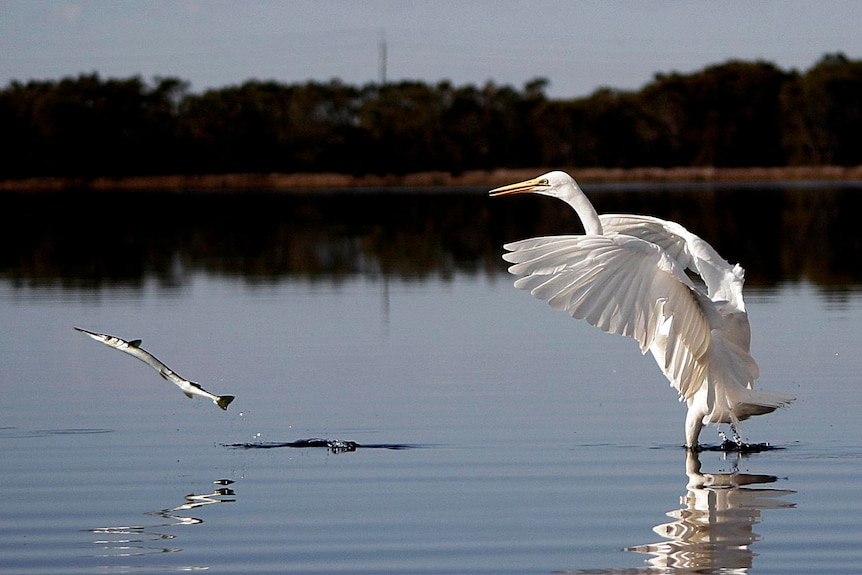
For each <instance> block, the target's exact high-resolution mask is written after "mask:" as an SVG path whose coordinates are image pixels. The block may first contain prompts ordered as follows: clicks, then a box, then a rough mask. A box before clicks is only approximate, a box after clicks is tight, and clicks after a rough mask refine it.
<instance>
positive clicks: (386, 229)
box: [0, 184, 862, 291]
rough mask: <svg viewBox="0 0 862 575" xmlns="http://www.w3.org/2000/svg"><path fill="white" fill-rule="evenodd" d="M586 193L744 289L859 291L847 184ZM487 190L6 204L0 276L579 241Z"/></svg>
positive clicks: (328, 276)
mask: <svg viewBox="0 0 862 575" xmlns="http://www.w3.org/2000/svg"><path fill="white" fill-rule="evenodd" d="M585 188H586V189H587V193H588V194H589V195H590V198H591V200H592V201H593V203H594V204H595V205H596V208H597V209H598V211H599V212H602V213H610V212H622V213H639V214H649V215H655V216H658V217H662V218H667V219H670V220H674V221H678V222H680V223H682V224H683V225H685V226H686V227H687V228H688V229H690V230H691V231H693V232H694V233H697V234H698V235H700V236H701V237H703V238H705V239H707V240H708V241H709V242H710V243H711V244H712V245H713V246H715V247H716V249H717V250H718V251H719V252H720V253H721V254H722V255H723V256H724V257H726V258H727V259H728V260H730V261H733V262H737V261H738V262H740V263H741V264H742V265H743V267H745V268H746V271H747V274H746V279H747V285H748V286H749V287H750V286H761V287H767V288H768V287H770V286H773V285H776V284H778V283H780V282H783V281H788V280H789V281H796V280H806V281H809V282H811V283H814V284H816V285H820V286H823V287H828V288H829V289H830V290H831V291H835V290H837V291H840V290H841V289H845V288H849V289H856V288H854V287H853V286H858V285H859V284H860V283H862V242H860V240H859V237H858V234H856V233H855V229H856V228H855V226H856V223H855V218H856V214H858V213H859V211H860V208H862V194H859V193H858V190H856V189H854V188H853V187H847V186H838V185H835V186H825V187H818V186H813V185H812V186H799V185H797V186H795V187H779V186H771V187H764V186H735V187H732V186H727V187H715V186H708V185H701V186H698V185H685V186H683V185H661V186H659V185H654V186H649V187H640V188H637V187H621V186H598V185H593V186H590V185H589V184H585ZM486 191H487V190H484V189H470V190H449V189H431V190H427V189H426V190H398V191H395V190H364V191H362V190H342V191H332V192H329V193H327V192H314V193H305V194H301V193H295V194H277V193H257V192H251V191H233V192H225V193H220V194H204V193H200V194H196V193H149V192H117V193H110V192H86V193H85V192H81V193H74V192H63V193H55V194H50V193H44V194H25V193H21V194H16V193H6V194H4V195H2V196H0V206H2V207H3V209H2V213H3V214H4V218H3V220H4V221H3V224H4V225H3V226H0V241H2V245H3V249H2V250H0V278H2V279H5V280H8V281H9V282H10V284H11V285H12V286H13V287H14V286H34V285H35V286H39V285H50V286H56V285H60V286H64V287H74V288H84V289H90V288H101V287H115V286H122V287H126V288H128V287H137V286H141V285H143V284H144V283H145V282H147V281H150V282H156V283H157V285H158V286H159V287H160V288H161V289H166V290H174V289H180V288H182V287H183V286H184V285H186V284H188V281H189V277H190V275H192V274H194V273H200V272H203V273H208V274H215V275H227V276H238V277H240V278H242V279H243V280H244V281H247V282H249V283H261V282H263V283H266V282H274V281H281V280H283V279H294V278H302V279H307V280H309V281H324V282H336V283H337V282H340V281H343V280H345V279H348V278H352V277H364V278H372V279H373V278H381V277H385V278H399V279H406V280H421V279H423V278H428V277H438V278H444V279H446V278H449V277H452V276H453V275H454V274H456V273H468V274H485V275H489V276H490V275H496V274H502V275H505V273H506V272H505V269H506V266H505V262H503V261H502V260H501V258H500V253H501V251H502V247H501V246H502V244H503V243H505V242H508V241H512V240H516V239H520V238H524V237H529V236H537V235H547V234H561V233H579V232H580V231H581V226H580V223H579V222H578V220H577V217H576V216H574V215H573V214H572V213H570V210H567V209H562V208H561V207H560V206H559V205H557V204H555V203H554V202H542V201H535V198H513V200H512V201H510V202H495V201H493V200H492V199H490V198H488V197H487V196H486Z"/></svg>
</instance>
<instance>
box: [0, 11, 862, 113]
mask: <svg viewBox="0 0 862 575" xmlns="http://www.w3.org/2000/svg"><path fill="white" fill-rule="evenodd" d="M384 43H385V46H386V50H385V52H386V57H385V63H386V66H385V70H386V72H385V78H386V80H388V81H399V80H419V81H423V82H426V83H437V82H439V81H442V80H449V81H451V82H452V83H453V84H455V85H456V86H460V85H465V84H472V85H482V84H485V83H486V82H488V81H492V82H494V83H496V84H505V85H511V86H514V87H516V88H518V89H520V88H522V87H523V86H524V84H525V83H526V82H528V81H530V80H532V79H534V78H537V77H542V78H546V79H548V80H549V81H550V85H549V87H548V89H547V94H548V95H549V96H550V97H552V98H560V99H568V98H576V97H581V96H586V95H589V94H591V93H592V92H594V91H595V90H596V89H597V88H600V87H610V88H615V89H620V90H637V89H639V88H641V87H643V86H644V85H645V84H647V83H649V82H650V81H651V80H652V79H653V78H654V76H655V74H656V73H671V72H681V73H689V72H694V71H697V70H701V69H703V68H704V67H706V66H708V65H711V64H715V63H720V62H725V61H727V60H730V59H741V60H748V61H753V60H765V61H768V62H771V63H773V64H776V65H777V66H779V67H780V68H782V69H784V70H793V69H795V70H799V71H804V70H806V69H807V68H809V67H810V66H812V65H813V64H814V63H816V62H817V61H818V60H819V59H820V58H821V57H822V56H823V55H824V54H826V53H834V52H843V53H844V54H846V55H847V56H848V57H849V58H852V59H862V2H859V1H856V0H849V1H840V0H830V1H828V2H814V1H812V0H803V1H800V0H780V1H779V0H774V1H766V0H763V1H761V0H746V1H736V0H727V1H708V2H707V1H703V2H701V1H686V2H683V1H670V0H666V1H650V0H640V1H622V0H605V1H574V0H570V1H565V0H530V1H507V0H496V1H495V0H475V1H472V2H471V1H468V0H460V1H457V0H425V1H421V0H364V1H361V0H314V1H312V0H284V1H270V0H229V1H228V0H0V87H6V86H8V85H9V83H10V82H11V81H13V80H18V81H21V82H26V81H28V80H59V79H61V78H64V77H69V76H77V75H79V74H81V73H92V72H97V73H98V74H99V75H100V76H101V77H103V78H128V77H131V76H136V75H138V76H141V77H142V78H143V79H145V80H147V81H152V80H153V79H154V78H155V77H169V76H173V77H178V78H180V79H182V80H186V81H188V82H190V84H191V90H192V91H193V92H203V91H204V90H206V89H209V88H222V87H226V86H231V85H237V84H241V83H242V82H244V81H246V80H250V79H255V80H275V81H278V82H282V83H287V84H290V83H303V82H306V81H308V80H316V81H329V80H331V79H339V80H341V81H343V82H345V83H347V84H352V85H363V84H366V83H369V82H377V81H379V80H380V79H381V78H382V77H383V75H382V71H381V62H382V61H383V59H382V58H381V45H382V44H384Z"/></svg>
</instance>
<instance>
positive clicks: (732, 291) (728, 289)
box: [599, 214, 744, 309]
mask: <svg viewBox="0 0 862 575" xmlns="http://www.w3.org/2000/svg"><path fill="white" fill-rule="evenodd" d="M599 220H600V221H601V222H602V228H603V230H604V232H605V234H623V235H627V236H634V237H636V238H640V239H642V240H644V241H646V242H649V243H651V244H655V245H657V246H659V247H660V248H661V249H663V250H664V251H665V252H667V254H668V255H669V256H670V257H672V258H673V259H674V260H676V262H677V263H678V264H679V265H680V267H682V268H687V269H690V270H691V271H693V272H695V273H697V274H698V275H699V276H700V277H701V279H702V280H703V282H704V284H705V285H706V289H707V295H709V297H710V298H711V299H713V300H714V301H715V300H733V302H734V306H735V307H736V308H737V309H744V305H743V304H742V303H741V300H742V283H743V278H744V271H743V269H742V268H741V267H740V266H738V265H736V266H732V265H730V263H728V262H727V260H725V259H724V258H722V257H721V256H720V255H719V254H718V252H717V251H715V248H713V247H712V246H711V245H709V243H708V242H706V241H705V240H703V239H701V238H700V237H699V236H697V235H695V234H693V233H691V232H690V231H688V230H687V229H686V228H684V227H683V226H681V225H679V224H678V223H676V222H671V221H668V220H662V219H660V218H654V217H651V216H639V215H631V214H602V215H600V216H599ZM737 298H738V300H737Z"/></svg>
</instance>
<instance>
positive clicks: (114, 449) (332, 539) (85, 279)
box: [0, 185, 862, 574]
mask: <svg viewBox="0 0 862 575" xmlns="http://www.w3.org/2000/svg"><path fill="white" fill-rule="evenodd" d="M593 188H594V189H591V188H589V187H588V188H587V192H588V193H589V194H590V195H591V197H592V199H593V201H594V203H595V204H596V205H597V207H598V209H599V211H601V212H612V211H622V212H634V213H649V214H654V215H658V216H661V217H668V218H670V219H673V220H676V221H678V222H680V223H683V224H684V225H686V226H687V227H688V228H689V229H691V230H692V231H695V232H696V233H698V234H700V235H701V236H703V237H704V238H706V239H708V240H709V241H710V242H711V243H712V244H713V245H714V246H715V247H716V248H717V249H718V250H719V251H720V252H721V253H722V254H723V255H725V256H726V257H727V258H728V259H730V260H732V261H740V262H741V263H742V264H743V265H744V266H745V267H746V269H747V280H748V281H747V284H746V285H747V288H748V289H747V292H746V301H747V303H748V308H749V313H750V316H751V323H752V330H753V345H752V347H753V350H752V351H753V353H754V355H755V357H756V359H757V360H758V362H759V364H760V368H761V373H762V376H761V380H760V384H761V385H762V386H763V387H765V388H771V389H775V390H777V391H784V392H787V393H790V394H792V395H795V396H796V397H797V398H798V399H797V402H796V403H795V404H794V405H793V406H792V407H791V408H790V409H788V410H783V411H781V412H777V413H775V414H772V415H769V416H766V417H761V418H756V419H754V420H751V421H749V422H745V424H744V425H743V428H742V432H743V434H744V435H745V437H746V438H747V439H749V440H751V441H755V442H767V441H768V442H769V443H770V444H771V445H772V446H775V447H777V448H778V449H774V450H769V451H764V452H761V453H754V454H749V455H735V454H723V453H717V452H704V453H701V454H699V456H697V457H692V456H690V455H688V454H687V453H686V452H685V451H684V450H683V449H681V448H680V447H679V446H680V445H681V443H682V439H683V420H684V413H685V410H684V408H683V406H681V405H680V404H678V403H677V402H676V398H675V394H674V393H673V391H672V390H671V389H670V388H668V386H667V383H666V381H665V380H664V378H663V376H662V375H661V374H660V373H659V371H658V369H657V367H656V366H655V364H654V362H653V360H652V358H651V357H642V356H641V355H640V354H639V353H638V352H637V346H636V345H635V344H634V342H633V341H630V340H627V339H623V338H619V337H613V336H608V335H605V334H602V333H601V332H598V331H597V330H595V329H594V328H591V327H590V326H588V325H585V324H583V323H581V322H576V321H573V320H572V319H571V318H569V317H568V316H566V315H565V314H561V313H557V312H554V311H553V310H551V309H549V308H548V306H547V305H546V304H544V303H542V302H539V301H536V300H533V299H532V298H530V297H529V296H528V295H527V294H524V293H522V292H519V291H518V290H515V289H514V288H512V286H511V280H512V278H511V277H509V275H508V274H507V273H506V271H505V266H504V264H503V262H502V261H501V260H500V253H501V251H502V250H501V247H500V246H501V244H502V243H504V242H505V241H510V240H514V239H519V238H522V237H526V236H531V235H538V234H547V233H568V232H576V231H578V229H579V224H578V223H577V220H576V219H575V218H574V217H573V216H572V215H570V214H568V213H567V212H566V211H565V209H564V206H563V205H562V204H558V203H556V202H555V201H554V200H551V199H549V198H508V199H494V200H490V199H488V198H486V197H485V196H484V194H483V193H482V192H481V191H479V190H454V191H453V190H443V191H428V190H425V191H421V192H416V193H394V192H389V191H385V190H381V191H376V192H362V193H353V194H344V193H336V192H333V193H326V194H319V193H318V194H307V195H302V194H292V195H257V194H243V193H236V194H227V193H226V194H219V195H215V196H207V195H202V194H162V195H158V194H143V193H142V194H137V195H122V194H107V193H106V194H95V195H92V194H91V195H48V196H24V195H21V196H16V195H11V196H4V197H3V198H2V199H0V203H2V205H3V206H4V207H3V210H2V213H3V214H4V220H5V222H4V226H3V228H2V231H0V235H2V237H0V239H2V242H3V243H2V245H3V248H2V250H0V318H2V321H3V329H2V330H0V378H2V382H0V386H2V387H0V389H1V390H2V393H3V397H2V399H1V400H0V454H2V465H0V485H2V492H3V496H4V504H3V505H2V506H0V572H4V573H22V574H26V573H48V572H57V573H123V572H127V573H163V572H180V571H197V570H208V571H210V572H215V573H554V572H556V573H636V572H641V573H690V572H698V573H730V572H734V573H746V572H751V573H856V572H858V570H859V565H862V519H860V517H862V503H860V501H862V484H860V482H859V479H858V478H859V476H860V472H862V423H860V417H859V414H858V411H859V408H860V399H859V398H860V386H862V354H860V342H862V328H860V325H862V240H860V235H859V233H858V232H857V231H856V230H857V229H858V227H857V223H856V219H857V217H858V216H857V214H858V213H860V210H859V208H860V207H862V206H860V203H862V201H860V198H862V195H860V194H859V192H860V190H858V189H855V188H853V187H821V186H816V185H795V186H791V187H781V186H773V187H768V188H760V187H753V186H747V187H722V188H705V187H690V186H689V187H686V186H673V187H653V188H649V189H637V188H632V187H605V188H598V187H593ZM76 325H77V326H81V327H85V328H88V329H92V330H95V331H102V332H107V333H111V334H114V335H118V336H121V337H125V338H127V339H132V338H142V339H143V347H144V348H145V349H148V350H149V351H151V352H153V353H154V354H156V355H157V356H158V357H159V358H160V359H162V360H163V361H165V363H167V364H168V365H170V366H171V367H172V368H173V369H175V370H176V371H177V372H178V373H180V374H182V375H184V376H186V377H188V378H190V379H194V380H195V381H198V382H200V383H201V384H202V385H203V386H204V387H205V388H206V389H208V390H210V391H213V392H217V393H231V394H234V395H236V396H237V399H236V400H235V402H234V403H233V404H232V405H231V406H230V408H229V409H228V411H226V412H223V411H221V410H219V409H218V408H217V407H216V406H214V405H212V403H210V402H208V401H205V400H201V399H195V400H194V401H191V400H188V399H186V398H185V397H183V395H182V393H181V392H180V391H179V390H178V389H177V388H176V387H174V386H173V385H172V384H170V383H168V382H166V381H163V380H161V379H160V378H159V377H158V375H157V374H156V373H155V372H154V371H152V370H151V369H149V368H148V367H147V366H145V365H144V364H142V363H140V362H138V361H136V360H135V359H133V358H131V357H128V356H125V355H123V354H121V353H119V352H116V351H114V350H111V349H108V348H107V347H105V346H102V345H100V344H99V343H97V342H94V341H93V340H91V339H89V338H87V337H84V336H82V335H81V334H79V333H77V332H75V331H74V330H73V329H72V327H73V326H76ZM702 440H703V441H707V442H713V443H718V441H719V438H718V435H717V434H716V432H715V430H714V429H712V428H710V429H707V430H705V431H704V432H703V434H702Z"/></svg>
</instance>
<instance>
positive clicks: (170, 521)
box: [87, 479, 236, 557]
mask: <svg viewBox="0 0 862 575" xmlns="http://www.w3.org/2000/svg"><path fill="white" fill-rule="evenodd" d="M214 483H216V484H217V485H228V484H230V483H233V481H230V480H227V479H219V480H217V481H215V482H214ZM233 495H234V491H233V490H232V489H229V488H227V487H219V488H217V489H214V490H213V491H212V493H206V494H200V495H199V494H195V493H190V494H188V495H186V496H185V502H184V503H182V504H180V505H176V506H174V507H169V508H167V509H160V510H158V511H150V512H148V513H147V515H154V516H156V517H160V518H162V519H166V520H167V522H162V523H156V524H150V525H118V526H112V527H96V528H93V529H87V531H89V532H90V533H96V534H99V535H101V537H100V538H99V539H96V540H95V541H94V543H95V544H97V545H99V546H100V548H101V550H102V553H100V554H98V555H97V556H98V557H135V556H140V555H149V554H153V553H172V552H176V551H181V549H180V548H178V547H172V546H166V545H165V541H169V540H171V539H173V538H174V537H175V535H172V534H169V533H162V532H161V531H162V529H163V528H164V527H172V526H175V525H196V524H198V523H203V519H199V518H197V517H192V516H190V515H187V514H186V512H188V511H191V510H192V509H197V508H199V507H203V506H205V505H212V504H214V503H233V502H234V501H236V500H235V499H233V498H232V496H233Z"/></svg>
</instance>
